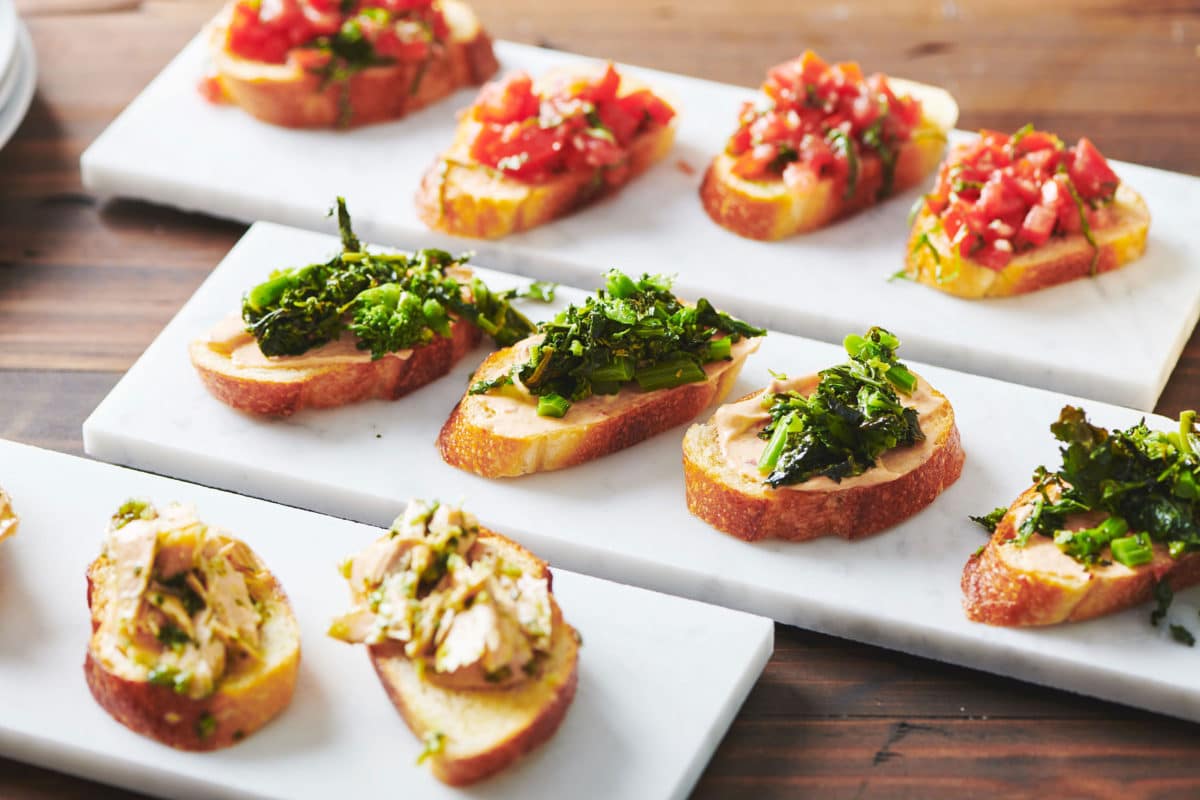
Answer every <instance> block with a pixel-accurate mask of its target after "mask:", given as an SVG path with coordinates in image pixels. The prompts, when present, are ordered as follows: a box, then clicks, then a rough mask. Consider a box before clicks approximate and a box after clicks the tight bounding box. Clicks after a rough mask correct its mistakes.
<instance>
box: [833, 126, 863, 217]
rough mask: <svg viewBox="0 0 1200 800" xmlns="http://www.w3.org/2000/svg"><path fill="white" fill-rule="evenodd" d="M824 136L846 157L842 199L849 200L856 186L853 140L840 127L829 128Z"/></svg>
mask: <svg viewBox="0 0 1200 800" xmlns="http://www.w3.org/2000/svg"><path fill="white" fill-rule="evenodd" d="M825 138H826V140H828V142H829V144H830V146H831V147H833V149H834V150H835V151H837V152H838V153H841V155H842V156H843V157H844V158H845V159H846V190H845V191H844V192H843V193H842V199H843V200H849V199H850V198H851V197H853V196H854V190H855V189H857V188H858V150H857V149H856V148H855V146H854V140H853V139H851V138H850V136H849V135H848V134H847V133H846V132H845V131H844V130H842V129H841V128H830V129H829V132H828V133H826V134H825Z"/></svg>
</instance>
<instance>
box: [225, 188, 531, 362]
mask: <svg viewBox="0 0 1200 800" xmlns="http://www.w3.org/2000/svg"><path fill="white" fill-rule="evenodd" d="M337 218H338V228H339V230H340V231H341V235H342V252H341V253H339V254H338V255H336V256H334V257H333V258H332V259H330V260H329V261H327V262H325V263H323V264H310V265H308V266H306V267H300V268H298V269H285V270H280V271H278V272H276V273H274V274H273V275H272V276H271V278H270V279H269V280H267V281H266V282H264V283H261V284H259V285H258V286H255V287H254V288H253V289H251V290H250V291H249V292H247V293H246V296H245V298H244V299H243V301H242V320H243V321H244V322H245V323H246V330H247V331H248V332H249V333H251V334H252V335H253V336H254V338H255V339H256V340H258V346H259V348H260V349H261V350H262V352H263V354H264V355H267V356H298V355H302V354H304V353H306V352H308V351H309V350H312V349H314V348H317V347H320V346H321V345H323V344H327V343H329V342H332V341H334V340H335V339H337V338H338V337H340V336H341V335H342V334H343V332H346V331H349V332H350V333H353V334H354V336H355V337H357V340H358V341H357V346H358V349H360V350H370V351H371V357H372V358H376V359H378V358H382V357H383V356H385V355H387V354H388V353H394V352H397V351H399V350H407V349H410V348H413V347H419V346H421V345H423V344H428V343H429V342H431V341H432V340H433V338H434V337H435V336H442V337H447V336H449V335H450V323H451V320H452V318H453V317H459V318H462V319H465V320H467V321H469V322H472V323H474V324H476V325H478V326H479V327H480V328H481V329H482V330H483V331H484V333H486V334H488V335H489V336H491V337H492V338H493V339H494V340H495V341H496V343H497V344H499V345H500V346H502V347H503V346H507V345H509V344H512V343H513V342H515V341H517V340H518V339H521V338H522V337H524V336H526V335H527V334H529V333H530V332H532V331H533V329H534V328H533V324H532V323H531V322H529V320H528V319H526V318H525V316H524V315H523V314H521V313H520V312H519V311H517V310H516V309H514V308H513V307H512V306H511V305H510V304H509V302H508V297H507V296H504V295H501V294H496V293H493V292H492V291H490V290H489V289H488V287H487V286H486V285H485V284H484V283H483V281H481V280H479V279H478V278H473V279H471V280H470V282H469V283H466V284H464V283H460V282H459V280H458V279H456V278H455V277H453V276H452V274H450V272H449V270H450V268H451V267H457V266H460V265H462V264H464V263H466V261H467V258H468V256H460V257H458V258H455V257H453V256H451V255H450V254H449V253H447V252H445V251H444V250H433V249H429V250H421V251H419V252H417V253H415V254H413V255H411V256H410V255H405V254H402V253H395V254H381V253H368V252H367V251H366V249H365V248H364V247H363V246H362V244H361V243H360V242H359V240H358V237H357V236H355V235H354V231H353V230H352V229H351V226H350V215H349V213H348V212H347V211H346V202H345V200H343V199H342V198H340V197H339V198H338V200H337ZM464 290H466V291H464Z"/></svg>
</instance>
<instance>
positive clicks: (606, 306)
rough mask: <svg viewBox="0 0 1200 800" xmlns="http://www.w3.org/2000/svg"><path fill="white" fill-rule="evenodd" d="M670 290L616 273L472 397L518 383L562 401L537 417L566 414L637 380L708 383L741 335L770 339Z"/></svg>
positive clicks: (651, 278)
mask: <svg viewBox="0 0 1200 800" xmlns="http://www.w3.org/2000/svg"><path fill="white" fill-rule="evenodd" d="M670 289H671V280H670V279H669V278H666V277H664V276H662V275H643V276H642V277H641V279H640V280H634V279H633V278H631V277H629V276H628V275H626V274H624V273H623V272H620V271H618V270H611V271H610V272H609V273H608V275H607V277H606V282H605V287H604V288H603V289H601V290H599V291H598V292H596V294H595V295H593V296H592V297H589V298H588V299H587V300H586V301H585V302H584V304H583V305H581V306H575V305H572V306H570V307H568V308H567V309H566V310H565V311H563V312H562V313H560V314H559V315H558V316H556V317H555V318H554V319H553V320H551V321H550V322H546V323H543V324H542V325H541V326H539V331H540V333H541V334H542V339H541V341H540V342H539V343H538V344H535V345H534V346H533V347H532V348H531V349H530V352H529V358H528V359H527V360H526V361H525V362H523V363H521V364H518V365H516V366H515V367H514V368H513V369H512V371H510V372H508V373H505V374H502V375H498V376H495V377H493V378H491V379H490V380H482V381H478V382H476V383H475V384H474V385H473V386H472V387H471V389H470V391H471V393H472V394H483V393H486V392H490V391H493V390H495V389H498V388H500V387H503V386H508V385H511V384H514V383H519V384H520V385H521V386H523V387H524V388H525V389H526V390H528V391H529V393H530V394H532V395H533V396H535V397H539V398H543V399H544V398H549V397H557V398H558V399H557V400H553V401H551V400H544V401H543V402H539V403H538V413H539V414H542V415H543V416H546V415H550V416H561V415H562V414H565V413H566V412H567V409H569V408H570V404H571V403H575V402H578V401H580V400H583V399H585V398H587V397H591V396H592V395H593V394H615V393H616V392H618V391H620V389H621V387H622V386H624V385H626V384H628V383H630V382H632V381H636V382H637V384H638V385H639V386H640V387H641V388H642V389H643V390H645V391H654V390H657V389H668V388H672V387H674V386H680V385H682V384H685V383H691V382H695V381H703V380H705V379H706V377H707V376H706V373H705V372H704V368H703V367H704V364H706V363H708V362H710V361H717V360H721V359H725V358H729V357H730V352H731V347H732V343H733V342H736V341H738V340H740V339H741V338H742V337H755V336H763V335H765V333H766V331H764V330H763V329H761V328H755V327H754V326H752V325H749V324H747V323H745V322H742V321H741V320H737V319H734V318H733V317H731V316H729V315H728V314H725V313H723V312H721V311H718V310H716V309H715V308H713V306H712V304H711V303H710V302H709V301H708V300H706V299H704V298H701V299H700V300H698V301H697V302H696V304H695V305H694V306H688V305H684V304H683V303H681V302H680V301H679V299H678V298H676V297H675V296H674V295H673V294H671V291H670ZM560 401H561V402H560ZM564 403H565V404H566V405H565V406H564V405H563V404H564ZM560 411H561V413H559V412H560Z"/></svg>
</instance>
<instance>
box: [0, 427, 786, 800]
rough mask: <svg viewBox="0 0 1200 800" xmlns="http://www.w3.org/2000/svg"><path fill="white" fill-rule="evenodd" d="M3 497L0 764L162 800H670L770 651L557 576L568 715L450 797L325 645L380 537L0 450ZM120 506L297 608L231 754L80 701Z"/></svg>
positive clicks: (690, 613)
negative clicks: (280, 703)
mask: <svg viewBox="0 0 1200 800" xmlns="http://www.w3.org/2000/svg"><path fill="white" fill-rule="evenodd" d="M0 486H3V487H4V488H5V489H7V490H8V491H9V493H10V494H11V495H12V497H13V503H14V506H15V508H16V510H17V511H18V513H20V514H21V516H22V521H21V527H20V530H19V532H18V535H17V536H16V537H15V538H13V539H10V540H7V541H5V542H4V543H3V544H0V709H2V710H0V755H5V756H8V757H12V758H17V759H20V760H23V761H29V762H32V763H36V764H41V765H44V766H47V767H51V768H53V769H56V770H60V771H64V772H71V773H75V774H78V775H83V776H86V777H88V778H92V779H94V780H99V781H103V782H106V783H112V784H116V785H119V786H125V787H127V788H130V789H136V790H138V791H141V792H148V793H151V794H157V795H161V796H163V797H172V798H180V797H195V798H205V799H206V800H208V798H216V797H230V798H233V797H237V798H244V797H256V798H288V799H289V800H291V799H292V798H329V797H334V796H337V797H348V798H349V797H354V798H368V797H386V796H395V797H420V798H461V797H489V798H542V797H544V798H550V797H562V795H563V792H564V790H567V787H570V788H569V793H570V795H571V796H572V797H579V798H609V797H638V798H641V797H645V798H684V797H686V796H687V794H688V793H689V792H690V790H691V787H692V785H693V784H694V783H695V781H696V779H697V778H698V777H699V775H700V773H701V771H702V770H703V768H704V765H705V764H706V763H707V762H708V759H709V758H710V757H711V755H712V753H713V750H714V749H715V748H716V746H717V744H718V742H720V740H721V737H722V736H723V735H724V733H725V730H726V729H727V728H728V727H729V724H730V722H731V721H732V719H733V717H734V716H735V715H736V713H737V710H738V708H739V707H740V706H741V703H742V701H743V699H744V698H745V696H746V694H747V692H749V690H750V687H751V686H753V685H754V683H755V681H756V680H757V679H758V676H759V674H760V673H761V671H762V668H763V666H764V665H765V664H766V662H767V659H768V658H769V657H770V654H771V650H772V640H773V635H774V630H773V628H774V626H773V625H772V624H771V622H770V621H769V620H766V619H762V618H761V617H753V616H750V615H747V614H742V613H738V612H733V611H729V610H727V609H723V608H717V607H714V606H708V605H703V604H700V603H695V602H691V601H689V600H683V599H681V598H677V597H670V596H668V595H663V594H658V593H655V592H648V591H644V590H641V589H635V588H632V587H629V586H622V585H619V584H616V583H609V582H608V581H603V580H597V579H595V578H589V577H585V576H583V575H577V574H574V573H571V572H566V571H563V570H555V574H554V589H555V593H556V595H557V596H558V597H559V599H560V602H561V604H562V607H563V613H564V615H565V617H566V619H567V620H569V621H570V622H571V623H572V624H573V625H575V626H576V627H577V628H578V629H579V631H580V632H581V634H582V636H583V649H582V650H581V651H580V662H579V688H578V691H577V693H576V697H575V702H574V704H573V705H572V707H571V709H570V710H569V711H568V712H567V716H566V719H565V721H564V722H563V725H562V727H561V728H560V729H559V731H558V733H557V734H556V735H555V736H554V737H553V738H552V739H551V740H550V741H549V742H547V743H546V745H545V746H544V747H542V748H540V749H539V750H537V751H536V752H534V753H533V754H532V755H531V756H530V757H528V758H527V759H525V760H523V761H521V762H518V764H516V765H515V766H514V767H513V768H511V769H509V770H507V771H505V772H503V773H501V774H500V775H499V776H497V777H495V778H492V779H490V780H488V781H485V782H483V783H480V784H477V785H476V786H475V787H473V788H470V789H467V790H455V789H451V788H449V787H446V786H443V785H442V784H440V783H438V782H437V780H436V779H434V778H433V776H432V774H431V773H430V772H429V770H428V769H426V768H425V767H419V766H417V765H416V764H415V760H416V757H417V755H418V753H419V752H420V750H421V745H420V744H419V743H418V742H417V740H416V738H415V737H413V735H412V734H411V733H410V732H409V730H408V728H407V727H406V726H405V724H404V722H403V720H401V718H400V716H399V714H398V713H397V712H396V710H395V709H394V708H393V707H392V705H391V703H390V702H389V701H388V698H387V696H386V694H385V693H384V691H383V688H382V687H381V686H380V685H379V681H378V680H377V679H376V677H375V674H374V671H373V670H372V669H371V665H370V662H369V660H368V658H367V654H366V651H365V649H364V648H362V647H352V646H349V645H346V644H343V643H341V642H337V641H334V640H332V639H330V638H328V637H327V636H326V635H325V630H326V628H327V627H328V625H329V622H330V620H331V619H332V618H333V617H334V616H335V615H336V614H338V613H341V612H342V611H344V610H345V609H346V607H347V605H346V604H347V602H348V595H347V589H346V584H345V581H344V580H343V579H342V577H341V576H340V575H339V574H338V570H337V565H338V563H339V562H340V561H341V560H342V559H343V558H345V557H346V556H348V555H351V554H353V553H356V552H358V551H359V550H360V549H361V548H362V547H364V546H365V545H366V544H367V543H368V542H370V541H372V540H373V539H374V538H375V537H377V536H379V535H380V533H381V532H380V531H379V530H378V529H376V528H370V527H367V526H365V525H360V524H356V523H353V522H346V521H344V520H339V519H331V518H329V517H322V516H319V515H317V514H312V513H309V512H306V511H298V510H296V509H291V508H287V507H285V506H278V505H274V504H271V503H265V502H262V501H261V500H253V499H250V498H246V497H239V496H237V495H233V494H228V493H225V492H219V491H214V490H212V489H205V488H201V487H198V486H194V485H190V484H185V483H181V482H179V481H174V480H169V479H167V478H161V477H157V476H154V475H146V474H143V473H138V472H133V471H131V470H126V469H121V468H118V467H113V466H109V465H107V464H100V463H97V462H94V461H88V460H86V459H81V458H74V457H71V456H65V455H61V454H59V453H51V452H48V451H45V450H37V449H34V448H31V447H26V446H23V445H18V444H13V443H11V442H5V441H0ZM131 496H133V497H145V498H147V499H150V500H152V501H154V502H156V503H159V504H166V503H168V502H171V501H180V502H187V503H193V504H194V505H195V506H196V508H197V510H198V512H199V515H200V518H201V519H203V520H205V521H206V522H208V523H210V524H215V525H220V526H222V527H225V528H228V529H229V530H231V531H233V532H234V533H235V534H236V535H238V536H239V537H241V538H243V539H244V540H245V541H246V542H247V543H248V544H249V545H250V546H251V547H253V548H254V549H255V550H256V551H257V552H258V553H259V554H260V555H261V556H262V557H263V559H264V560H265V561H266V563H267V564H268V565H269V566H270V568H271V569H272V571H273V572H274V573H275V574H276V576H277V577H278V578H279V580H280V582H281V583H282V584H283V587H284V589H285V590H286V591H287V592H288V594H289V596H290V598H291V601H292V605H293V608H294V610H295V612H296V617H297V619H298V620H299V622H300V628H301V633H302V637H303V638H302V653H303V656H302V659H301V666H300V676H299V681H298V683H297V688H296V695H295V698H294V700H293V702H292V704H291V706H289V707H288V709H287V710H286V711H284V713H283V714H282V715H281V716H280V717H278V718H277V719H276V720H275V721H273V722H272V723H270V724H269V725H268V726H267V727H265V728H263V729H262V730H261V731H259V732H258V733H256V734H254V735H253V736H251V737H250V738H248V739H247V740H246V741H245V742H243V743H241V744H239V745H237V746H235V747H233V748H231V749H228V750H222V751H218V752H215V753H199V754H198V753H183V752H179V751H175V750H171V749H169V748H167V747H164V746H162V745H160V744H158V743H156V742H154V741H151V740H149V739H145V738H143V737H141V736H138V735H136V734H134V733H132V732H130V731H128V730H126V729H125V728H123V727H121V726H120V725H119V724H118V723H116V722H115V721H113V720H112V719H111V718H110V717H109V716H108V715H107V714H106V713H105V712H104V711H103V710H102V709H101V708H100V707H99V706H97V705H96V704H95V703H94V702H93V701H92V698H91V696H90V694H89V693H88V689H87V686H86V684H85V683H84V677H83V670H82V669H81V666H82V664H83V658H84V653H85V651H86V648H87V641H88V636H89V634H90V627H89V620H88V612H87V605H86V601H85V596H84V595H85V591H84V586H85V581H84V572H85V570H86V568H87V564H88V562H89V561H91V559H93V558H94V557H95V556H96V554H97V552H99V548H100V544H101V542H102V540H103V533H104V528H105V525H106V524H107V521H108V517H109V515H110V514H111V513H112V512H113V511H114V510H115V509H116V507H117V506H118V505H119V504H120V503H121V502H123V501H124V500H125V498H127V497H131ZM390 506H391V507H390V510H388V511H387V513H389V514H390V513H392V512H395V511H398V510H399V505H398V504H397V503H395V502H392V503H391V504H390ZM381 510H382V507H381ZM518 538H522V539H523V538H524V537H518ZM529 543H530V542H528V541H527V540H526V544H529Z"/></svg>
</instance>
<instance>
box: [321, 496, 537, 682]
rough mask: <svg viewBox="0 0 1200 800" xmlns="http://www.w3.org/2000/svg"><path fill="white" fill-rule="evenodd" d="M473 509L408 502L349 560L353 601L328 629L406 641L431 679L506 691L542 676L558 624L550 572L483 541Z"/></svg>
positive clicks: (372, 640)
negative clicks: (532, 568) (533, 570)
mask: <svg viewBox="0 0 1200 800" xmlns="http://www.w3.org/2000/svg"><path fill="white" fill-rule="evenodd" d="M478 533H479V523H478V521H477V520H476V519H475V517H474V516H473V515H472V514H469V513H467V512H464V511H462V510H461V509H458V508H454V507H452V506H448V505H444V504H440V503H436V502H435V503H432V504H427V503H424V502H422V501H420V500H412V501H410V502H409V504H408V508H407V509H406V510H405V512H404V515H403V516H401V517H400V518H399V519H397V520H396V522H395V524H393V526H392V529H391V531H389V533H388V535H386V536H384V537H383V538H381V539H379V540H377V541H376V542H374V543H373V544H371V545H370V546H369V547H368V548H367V549H366V550H364V551H363V552H362V553H361V554H359V555H358V556H357V557H355V558H353V559H352V560H350V561H349V562H348V563H347V564H346V565H344V567H343V575H344V576H345V577H346V579H347V580H348V581H349V583H350V592H351V596H352V599H353V603H354V606H353V608H352V610H351V611H350V612H349V613H347V614H345V615H343V616H341V617H339V618H338V619H336V620H335V621H334V622H333V624H332V625H331V626H330V629H329V635H330V636H333V637H334V638H337V639H341V640H343V641H346V642H351V643H366V644H382V643H384V642H387V641H395V642H399V643H402V644H403V646H404V653H405V655H406V656H407V657H408V658H410V659H413V660H414V661H416V662H418V663H420V664H421V665H422V666H423V669H424V670H425V673H424V674H425V677H426V678H427V679H428V680H430V681H432V682H434V683H439V684H442V685H446V686H450V687H454V688H473V689H490V688H506V687H509V686H513V685H515V684H518V683H521V682H522V681H525V680H527V679H528V678H530V677H531V676H534V675H536V674H537V672H538V669H539V662H540V661H541V660H542V659H543V658H544V657H545V655H546V653H548V651H549V648H550V641H551V635H552V632H553V627H554V625H555V624H556V622H555V620H554V615H553V613H552V607H551V603H550V599H549V593H550V587H549V583H548V581H547V580H546V578H545V577H541V576H534V575H529V574H526V573H525V572H524V571H523V570H522V569H521V567H519V566H517V565H515V564H513V563H511V562H509V561H506V560H504V559H503V558H501V557H500V556H499V555H498V554H497V553H496V551H495V550H494V549H493V548H492V547H491V546H490V545H489V544H488V543H487V542H486V541H483V540H480V539H478Z"/></svg>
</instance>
